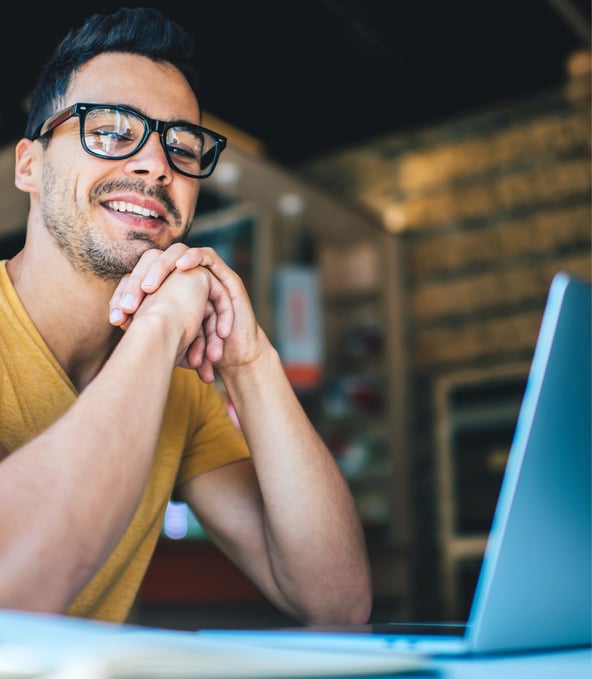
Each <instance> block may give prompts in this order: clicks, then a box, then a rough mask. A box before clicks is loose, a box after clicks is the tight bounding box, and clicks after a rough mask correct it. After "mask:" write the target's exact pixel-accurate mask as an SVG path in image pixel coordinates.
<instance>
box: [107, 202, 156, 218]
mask: <svg viewBox="0 0 592 679" xmlns="http://www.w3.org/2000/svg"><path fill="white" fill-rule="evenodd" d="M105 206H106V207H108V208H109V209H110V210H115V212H121V213H124V214H131V215H135V216H136V217H142V218H143V219H145V218H149V219H160V215H159V214H158V213H157V212H154V210H149V209H148V208H145V207H140V206H139V205H134V204H133V203H126V202H125V201H123V200H114V201H109V202H107V203H105Z"/></svg>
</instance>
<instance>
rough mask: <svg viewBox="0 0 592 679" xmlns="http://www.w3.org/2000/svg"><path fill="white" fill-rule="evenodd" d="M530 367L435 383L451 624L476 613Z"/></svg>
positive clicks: (444, 581) (446, 604) (444, 576)
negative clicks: (473, 610) (479, 584)
mask: <svg viewBox="0 0 592 679" xmlns="http://www.w3.org/2000/svg"><path fill="white" fill-rule="evenodd" d="M528 367H529V366H528V364H526V363H522V362H518V363H509V364H505V365H499V366H495V367H490V368H486V369H482V370H472V371H466V370H465V371H459V372H457V373H454V374H450V375H447V376H444V377H441V378H440V379H439V380H437V381H436V385H435V411H436V427H437V429H436V431H437V445H436V473H437V485H438V510H439V536H438V538H439V539H438V542H439V546H440V591H441V595H442V604H443V612H444V615H445V617H447V619H449V620H465V619H466V618H467V616H468V613H469V608H470V602H471V599H472V596H473V592H474V589H475V585H476V582H477V577H478V574H479V569H480V566H481V562H482V559H483V554H484V550H485V547H486V544H487V536H488V533H489V529H490V526H491V520H492V518H493V514H494V511H495V506H496V503H497V497H498V494H499V489H500V486H501V481H502V478H503V474H504V469H505V465H506V461H507V456H508V453H509V450H510V446H511V442H512V438H513V434H514V427H515V424H516V420H517V417H518V412H519V409H520V404H521V401H522V395H523V393H524V388H525V386H526V378H527V375H528Z"/></svg>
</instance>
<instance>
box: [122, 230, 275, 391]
mask: <svg viewBox="0 0 592 679" xmlns="http://www.w3.org/2000/svg"><path fill="white" fill-rule="evenodd" d="M204 274H205V275H204ZM109 308H110V321H111V323H112V325H115V326H119V327H121V328H122V329H123V330H127V328H128V327H129V326H130V324H131V323H133V320H134V318H135V317H139V316H140V315H141V314H142V313H154V312H155V311H156V313H160V314H165V315H166V316H167V322H170V323H173V324H177V327H178V328H179V332H180V335H179V342H180V350H179V361H178V364H179V365H183V366H184V367H187V368H192V369H194V370H196V371H197V373H198V374H199V376H200V378H201V379H202V380H203V381H204V382H212V381H213V380H214V366H216V367H217V368H221V369H222V368H224V367H232V366H239V365H244V364H246V363H250V362H252V361H254V360H256V358H257V357H258V355H259V352H260V351H261V348H260V343H261V335H262V332H261V329H260V328H259V326H258V324H257V322H256V320H255V316H254V313H253V309H252V305H251V303H250V300H249V297H248V294H247V291H246V289H245V287H244V284H243V282H242V280H241V279H240V277H239V276H238V275H237V274H236V273H235V272H234V271H233V270H232V269H231V268H230V267H229V266H228V265H227V264H226V263H225V262H224V261H223V260H222V258H221V257H220V256H219V255H218V254H217V253H216V252H215V251H214V250H213V249H212V248H190V247H188V246H187V245H184V244H183V243H175V244H174V245H171V246H170V247H169V248H167V249H166V250H164V251H162V250H157V249H151V250H147V251H146V252H144V254H143V255H142V256H141V257H140V259H139V261H138V263H137V264H136V266H135V267H134V269H133V271H132V272H131V273H129V274H127V275H125V276H124V277H123V278H122V279H121V281H120V283H119V285H118V286H117V288H116V290H115V292H114V293H113V296H112V297H111V301H110V303H109Z"/></svg>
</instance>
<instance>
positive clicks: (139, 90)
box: [65, 52, 200, 123]
mask: <svg viewBox="0 0 592 679" xmlns="http://www.w3.org/2000/svg"><path fill="white" fill-rule="evenodd" d="M78 101H83V102H87V103H91V104H95V103H96V104H102V103H105V104H127V105H128V106H132V107H133V108H135V109H137V110H139V111H142V112H143V113H144V114H146V115H147V116H149V117H151V118H158V119H159V120H187V121H189V122H195V123H198V122H199V120H200V111H199V104H198V102H197V99H196V98H195V94H194V93H193V90H192V89H191V87H190V85H189V83H188V82H187V80H186V79H185V77H184V76H183V74H182V73H181V72H180V71H179V70H177V69H176V68H175V67H174V66H172V65H171V64H168V63H160V62H155V61H152V59H148V58H147V57H143V56H140V55H138V54H126V53H122V52H107V53H105V54H101V55H99V56H97V57H93V58H92V59H90V60H89V61H88V62H86V64H84V65H83V66H82V67H81V68H80V69H79V70H78V71H77V72H76V74H75V75H74V77H73V78H72V81H71V82H70V86H69V87H68V91H67V93H66V100H65V105H70V104H74V103H75V102H78Z"/></svg>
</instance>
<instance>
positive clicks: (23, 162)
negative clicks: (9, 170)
mask: <svg viewBox="0 0 592 679" xmlns="http://www.w3.org/2000/svg"><path fill="white" fill-rule="evenodd" d="M39 146H40V144H35V142H34V141H31V140H30V139H21V140H20V141H19V142H18V143H17V145H16V148H15V166H14V183H15V186H16V188H17V189H20V190H21V191H25V192H26V193H33V192H35V191H37V190H38V185H37V174H38V173H37V172H35V168H36V167H38V162H37V161H38V154H39V152H40V149H38V148H35V147H39Z"/></svg>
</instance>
